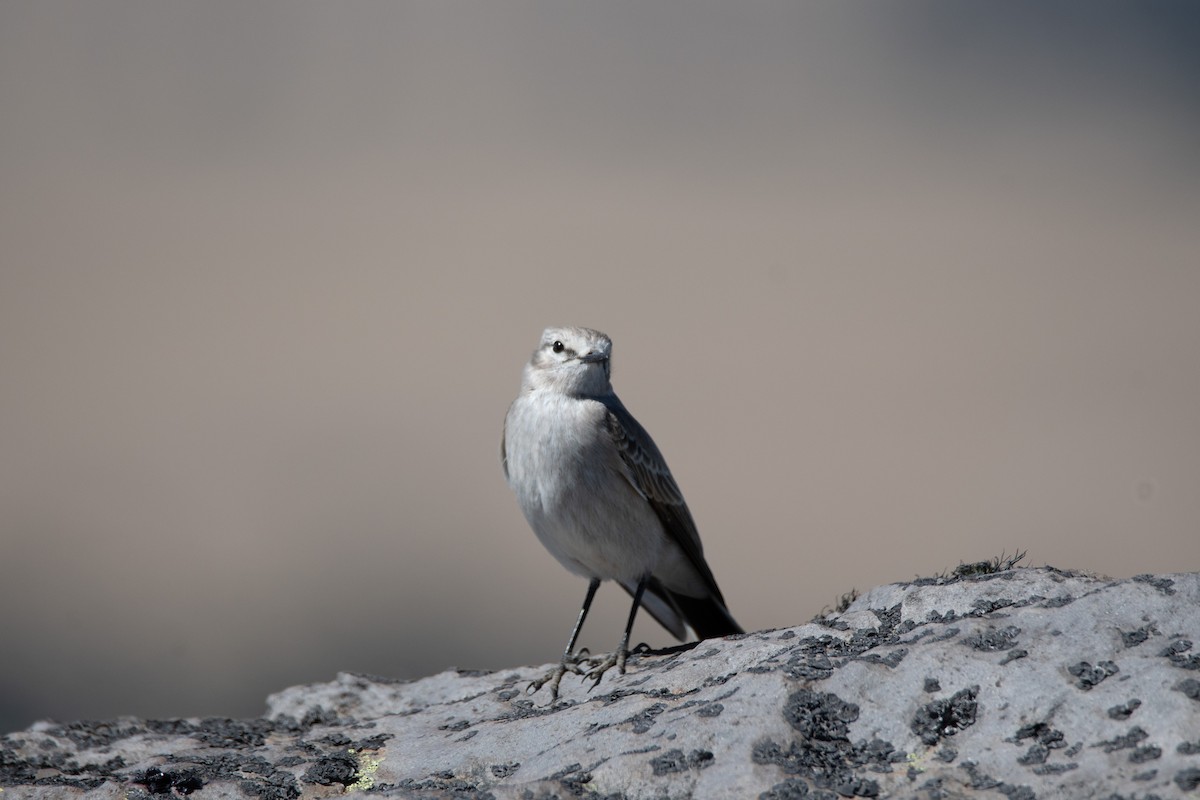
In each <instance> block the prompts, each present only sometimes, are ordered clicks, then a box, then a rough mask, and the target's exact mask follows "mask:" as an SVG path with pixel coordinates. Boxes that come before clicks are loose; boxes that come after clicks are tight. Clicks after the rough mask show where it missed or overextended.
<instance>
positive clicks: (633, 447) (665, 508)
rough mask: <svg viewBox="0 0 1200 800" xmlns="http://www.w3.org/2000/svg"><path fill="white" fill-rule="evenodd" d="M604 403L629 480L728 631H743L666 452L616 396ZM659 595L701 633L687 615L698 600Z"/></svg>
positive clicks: (669, 593) (614, 440) (668, 592)
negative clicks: (683, 557)
mask: <svg viewBox="0 0 1200 800" xmlns="http://www.w3.org/2000/svg"><path fill="white" fill-rule="evenodd" d="M602 402H604V405H605V407H606V408H607V409H608V430H609V433H610V434H611V435H612V438H613V442H614V443H615V444H616V446H617V451H618V452H619V453H620V454H621V460H622V461H623V462H624V463H625V466H626V467H627V469H628V475H627V476H626V477H627V478H628V479H629V482H630V483H631V484H632V485H633V488H634V489H636V490H637V492H638V493H639V494H641V495H642V496H643V497H645V498H646V500H647V501H648V502H649V503H650V507H651V508H653V509H654V513H655V514H656V515H657V516H658V519H659V521H660V522H662V526H663V530H665V531H666V533H667V536H668V537H670V538H671V539H672V540H673V541H674V542H675V543H676V544H677V545H678V546H679V548H680V549H681V550H683V552H684V555H686V556H687V559H688V561H689V562H690V563H691V564H692V566H693V567H694V568H695V569H696V572H697V573H698V574H699V575H700V577H701V578H702V579H703V581H704V583H705V585H706V587H707V588H708V593H709V598H710V599H712V600H715V601H716V602H717V604H719V605H720V607H721V608H722V611H723V612H724V616H725V617H726V618H727V619H728V622H729V624H730V625H731V626H732V627H733V628H734V630H728V631H727V632H728V633H734V632H740V628H737V623H735V622H733V620H732V618H729V612H728V611H727V610H725V609H724V605H725V598H724V597H723V596H722V595H721V590H720V589H718V588H717V581H716V579H715V578H714V577H713V574H712V570H711V569H709V567H708V563H707V562H705V560H704V551H703V549H702V548H701V546H700V534H699V533H698V532H697V531H696V523H695V522H694V521H693V520H692V514H691V512H690V511H688V507H687V503H685V502H684V501H683V493H682V492H681V491H679V486H678V484H676V483H675V479H674V478H673V477H672V476H671V470H670V469H669V468H668V467H667V462H666V460H665V459H664V458H663V456H662V453H660V452H659V450H658V447H657V446H656V445H655V444H654V440H653V439H651V438H650V434H648V433H646V429H645V428H643V427H642V426H641V425H640V424H639V423H638V421H637V420H636V419H634V418H633V415H632V414H630V413H629V411H627V410H626V409H625V406H624V405H622V404H621V401H620V400H618V399H617V397H616V396H615V395H609V397H607V398H605V399H604V400H603V401H602ZM656 593H658V594H664V593H665V594H668V595H670V598H667V599H668V600H669V602H668V605H671V606H675V607H677V608H681V609H682V610H683V611H684V616H685V618H687V619H688V624H690V625H692V628H693V629H695V630H696V631H697V633H700V628H699V627H698V626H697V624H696V623H695V622H693V620H692V619H691V618H688V614H687V607H686V606H687V605H688V602H687V601H688V600H689V599H691V600H694V598H685V597H684V596H683V595H680V594H678V593H676V592H670V590H668V589H667V588H666V587H661V592H656ZM706 627H708V629H709V630H715V629H719V628H721V627H722V625H721V624H714V625H713V626H706ZM726 627H728V626H726Z"/></svg>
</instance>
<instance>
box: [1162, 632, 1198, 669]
mask: <svg viewBox="0 0 1200 800" xmlns="http://www.w3.org/2000/svg"><path fill="white" fill-rule="evenodd" d="M1191 649H1192V640H1191V639H1176V640H1175V641H1173V642H1171V643H1170V644H1169V645H1167V646H1166V647H1165V648H1163V651H1162V652H1161V653H1159V655H1161V656H1163V657H1164V658H1166V659H1167V660H1168V661H1170V662H1171V663H1172V664H1173V665H1174V666H1176V667H1179V668H1180V669H1195V670H1200V655H1194V654H1193V655H1190V656H1189V655H1185V654H1186V653H1187V652H1188V651H1189V650H1191Z"/></svg>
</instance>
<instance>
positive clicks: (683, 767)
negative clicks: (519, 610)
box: [0, 568, 1200, 800]
mask: <svg viewBox="0 0 1200 800" xmlns="http://www.w3.org/2000/svg"><path fill="white" fill-rule="evenodd" d="M979 572H980V573H981V574H970V573H971V571H970V570H964V571H962V572H960V573H958V574H956V575H953V576H950V577H947V578H940V579H929V580H921V581H916V582H913V583H908V584H896V585H890V586H881V587H878V588H876V589H873V590H871V591H870V592H868V593H866V594H865V595H863V596H861V597H859V598H858V599H857V600H855V601H854V602H853V603H851V604H850V606H849V608H847V609H846V610H845V611H844V612H843V613H840V614H830V615H828V616H827V617H824V618H822V619H820V620H818V621H816V622H812V623H809V624H806V625H800V626H798V627H795V628H789V629H786V630H774V631H761V632H758V633H753V634H748V635H745V636H738V637H731V638H729V639H724V640H713V641H707V642H701V643H700V644H698V645H696V646H694V647H681V648H675V649H672V650H668V651H663V652H653V653H644V654H638V655H634V656H633V657H632V658H631V659H630V664H629V671H628V673H627V674H626V675H624V676H616V675H611V674H610V675H609V676H606V677H605V679H604V680H603V682H602V683H601V684H600V686H599V687H597V688H596V689H595V690H593V691H590V692H589V691H587V690H586V687H585V686H583V685H580V684H578V683H576V682H575V681H573V680H565V681H564V683H563V692H562V696H561V698H560V701H559V702H558V703H557V704H555V705H554V706H553V707H547V706H546V703H547V699H548V696H547V695H546V693H545V692H544V691H543V692H542V693H540V694H538V695H534V696H532V697H529V696H527V695H526V692H525V687H526V686H527V685H528V683H529V682H530V680H532V679H533V678H535V677H537V676H538V675H540V674H541V673H542V672H544V670H545V669H548V667H545V668H536V669H535V668H531V667H522V668H518V669H511V670H505V671H500V672H491V673H478V672H465V671H458V672H445V673H442V674H440V675H434V676H432V677H429V678H424V679H422V680H417V681H411V682H402V681H390V680H387V679H383V678H375V677H370V676H366V675H356V674H347V673H343V674H341V675H339V676H338V677H337V679H336V680H334V681H331V682H329V683H323V684H315V685H311V686H299V687H293V688H291V689H287V690H285V691H282V692H280V693H278V694H276V695H273V696H272V697H271V698H269V701H268V710H267V713H266V715H265V716H264V717H263V718H261V719H254V720H228V719H186V720H182V719H180V720H166V721H150V720H139V719H133V718H122V719H118V720H113V721H108V722H75V723H66V724H62V723H55V722H40V723H38V724H36V725H34V726H33V727H32V728H30V729H29V730H27V731H23V732H20V733H14V734H10V735H8V736H5V737H3V738H2V739H0V785H2V786H4V787H6V788H5V791H4V792H3V795H2V796H3V798H4V800H13V799H14V798H63V797H76V796H85V797H89V798H126V797H127V798H133V799H134V800H145V798H152V797H170V796H183V795H190V794H195V796H196V797H197V798H201V800H203V798H206V797H222V798H226V797H229V798H241V797H246V798H264V799H266V800H272V799H274V798H294V797H301V796H303V797H327V796H329V797H331V796H335V795H340V794H343V793H345V792H347V791H366V792H373V793H377V794H381V795H383V796H388V797H401V798H418V797H419V798H490V797H494V798H533V799H535V800H536V799H540V798H546V799H548V798H553V797H560V798H574V797H584V798H643V797H644V798H649V797H654V798H662V797H671V798H682V797H737V798H752V797H761V798H770V799H772V800H783V799H784V798H810V799H816V798H825V799H828V800H832V799H833V798H836V797H905V798H909V797H912V798H929V800H937V799H938V798H954V797H963V796H970V797H994V798H1001V797H1004V798H1008V800H1032V798H1037V797H1042V798H1057V797H1092V796H1104V797H1109V796H1114V797H1128V798H1134V797H1138V798H1150V797H1156V796H1157V797H1176V796H1180V795H1182V794H1183V793H1192V792H1197V793H1200V648H1197V647H1196V646H1195V645H1194V642H1197V641H1200V574H1178V575H1159V576H1138V577H1136V578H1131V579H1128V580H1107V579H1099V578H1094V577H1088V576H1084V575H1080V574H1075V573H1070V572H1063V571H1059V570H1055V569H1050V568H1045V569H1008V570H1003V569H1002V570H1000V571H988V570H980V571H979Z"/></svg>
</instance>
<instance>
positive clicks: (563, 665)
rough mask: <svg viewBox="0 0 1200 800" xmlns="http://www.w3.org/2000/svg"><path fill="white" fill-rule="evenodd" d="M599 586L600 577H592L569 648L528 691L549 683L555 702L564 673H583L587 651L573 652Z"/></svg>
mask: <svg viewBox="0 0 1200 800" xmlns="http://www.w3.org/2000/svg"><path fill="white" fill-rule="evenodd" d="M599 588H600V579H599V578H592V581H591V583H589V584H588V590H587V596H586V597H584V598H583V608H581V609H579V618H578V619H576V620H575V629H574V630H572V631H571V639H570V640H569V641H568V642H567V649H566V650H564V651H563V655H562V660H561V661H559V662H558V666H557V667H555V668H554V669H552V670H550V671H549V672H547V673H546V674H545V675H543V676H542V677H540V678H538V679H537V680H535V681H530V683H529V686H528V687H526V689H525V691H526V693H528V694H533V693H534V692H536V691H537V690H538V689H541V688H542V687H543V686H545V685H546V684H547V683H548V684H550V702H551V703H554V701H556V700H558V685H559V684H560V683H562V678H563V675H565V674H566V673H568V672H573V673H575V674H576V675H581V674H582V672H581V671H580V669H579V659H580V658H582V657H583V655H584V654H585V653H586V652H587V651H586V650H581V651H579V652H578V653H575V652H573V651H574V649H575V640H576V639H578V638H579V631H580V630H582V629H583V621H584V620H585V619H587V615H588V609H590V608H591V607H592V599H593V598H594V597H595V596H596V590H597V589H599Z"/></svg>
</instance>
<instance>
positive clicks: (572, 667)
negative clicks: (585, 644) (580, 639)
mask: <svg viewBox="0 0 1200 800" xmlns="http://www.w3.org/2000/svg"><path fill="white" fill-rule="evenodd" d="M587 655H588V651H587V648H583V649H582V650H580V651H579V652H577V653H575V654H574V655H571V656H568V657H566V658H564V659H563V660H562V661H560V662H559V663H558V666H557V667H555V668H554V669H552V670H550V671H549V672H547V673H546V674H545V675H543V676H542V677H540V678H537V679H535V680H532V681H530V682H529V685H528V686H526V687H525V694H527V695H532V694H536V693H537V692H538V690H540V689H541V688H542V687H543V686H545V685H546V684H550V704H551V705H553V704H554V703H555V702H556V701H557V700H558V685H559V684H560V683H562V679H563V675H566V674H567V673H568V672H570V673H572V674H574V675H583V674H584V672H583V670H582V669H580V668H579V664H580V662H582V661H584V660H585V658H586V657H587Z"/></svg>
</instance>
